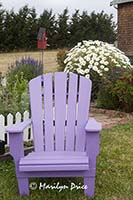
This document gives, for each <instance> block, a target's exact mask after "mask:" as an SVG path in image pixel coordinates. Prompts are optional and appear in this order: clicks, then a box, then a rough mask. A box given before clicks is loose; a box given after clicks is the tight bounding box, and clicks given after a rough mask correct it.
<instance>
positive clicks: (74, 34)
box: [70, 10, 82, 46]
mask: <svg viewBox="0 0 133 200" xmlns="http://www.w3.org/2000/svg"><path fill="white" fill-rule="evenodd" d="M80 21H81V16H80V14H79V10H76V11H75V13H74V14H73V15H72V18H71V22H70V44H71V46H75V45H76V44H77V42H79V41H81V40H82V30H81V23H80Z"/></svg>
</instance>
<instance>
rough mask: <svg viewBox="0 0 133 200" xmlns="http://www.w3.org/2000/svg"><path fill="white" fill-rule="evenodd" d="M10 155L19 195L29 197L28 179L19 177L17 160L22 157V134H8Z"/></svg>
mask: <svg viewBox="0 0 133 200" xmlns="http://www.w3.org/2000/svg"><path fill="white" fill-rule="evenodd" d="M9 142H10V153H11V155H12V157H13V159H14V163H15V168H16V177H17V182H18V188H19V194H20V195H21V196H23V195H29V185H28V178H25V177H20V172H19V160H20V158H22V157H24V146H23V134H22V133H9Z"/></svg>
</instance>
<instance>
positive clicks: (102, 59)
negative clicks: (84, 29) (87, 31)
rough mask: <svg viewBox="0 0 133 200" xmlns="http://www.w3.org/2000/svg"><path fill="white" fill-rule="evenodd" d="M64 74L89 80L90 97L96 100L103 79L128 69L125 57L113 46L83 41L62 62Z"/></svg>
mask: <svg viewBox="0 0 133 200" xmlns="http://www.w3.org/2000/svg"><path fill="white" fill-rule="evenodd" d="M64 63H65V64H66V67H65V70H64V71H65V72H74V73H77V74H80V75H83V76H85V77H86V78H91V80H92V81H93V88H92V97H93V98H96V97H97V93H98V91H99V88H100V87H101V86H100V85H101V81H102V79H103V77H106V76H109V75H110V73H112V71H114V70H117V69H118V70H119V69H120V70H121V69H126V68H130V67H131V64H130V61H129V59H128V57H127V56H125V55H124V53H123V52H121V51H120V50H119V49H117V48H115V47H114V46H112V45H110V44H108V43H106V42H101V41H98V40H97V41H83V42H79V43H78V44H77V45H76V46H75V47H74V48H72V49H71V50H70V51H69V52H68V53H67V57H66V59H65V60H64Z"/></svg>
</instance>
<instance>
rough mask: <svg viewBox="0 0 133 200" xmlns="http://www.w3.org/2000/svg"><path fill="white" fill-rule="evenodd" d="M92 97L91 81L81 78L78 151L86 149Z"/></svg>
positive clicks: (77, 135) (77, 133)
mask: <svg viewBox="0 0 133 200" xmlns="http://www.w3.org/2000/svg"><path fill="white" fill-rule="evenodd" d="M90 96H91V81H90V80H88V79H85V78H84V77H82V76H80V80H79V97H78V115H77V132H76V148H75V150H76V151H84V148H85V136H86V135H85V125H86V123H87V120H88V111H89V110H88V109H89V106H90V105H89V104H90Z"/></svg>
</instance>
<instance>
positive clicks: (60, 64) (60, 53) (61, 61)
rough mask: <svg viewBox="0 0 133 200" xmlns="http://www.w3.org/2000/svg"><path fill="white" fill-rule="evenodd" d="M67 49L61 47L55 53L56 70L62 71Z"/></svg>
mask: <svg viewBox="0 0 133 200" xmlns="http://www.w3.org/2000/svg"><path fill="white" fill-rule="evenodd" d="M66 54H67V50H65V49H63V50H60V51H58V53H57V63H58V71H64V69H65V66H66V65H65V63H64V60H65V59H66Z"/></svg>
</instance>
